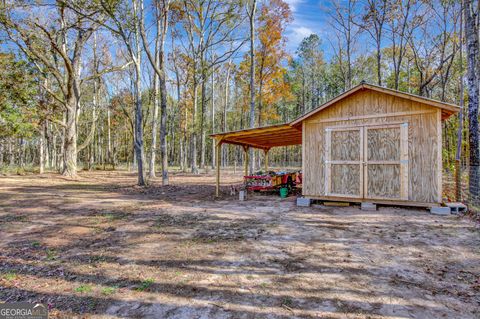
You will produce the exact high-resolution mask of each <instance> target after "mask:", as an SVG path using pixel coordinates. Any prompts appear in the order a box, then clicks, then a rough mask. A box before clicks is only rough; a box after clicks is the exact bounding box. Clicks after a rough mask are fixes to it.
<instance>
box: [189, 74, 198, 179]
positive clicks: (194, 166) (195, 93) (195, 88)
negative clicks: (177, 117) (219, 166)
mask: <svg viewBox="0 0 480 319" xmlns="http://www.w3.org/2000/svg"><path fill="white" fill-rule="evenodd" d="M195 77H196V75H194V79H193V112H192V118H193V132H192V140H191V143H192V146H191V147H192V149H191V154H192V155H191V157H192V158H191V162H192V173H193V174H198V167H197V127H198V125H197V108H198V84H197V81H196V80H195Z"/></svg>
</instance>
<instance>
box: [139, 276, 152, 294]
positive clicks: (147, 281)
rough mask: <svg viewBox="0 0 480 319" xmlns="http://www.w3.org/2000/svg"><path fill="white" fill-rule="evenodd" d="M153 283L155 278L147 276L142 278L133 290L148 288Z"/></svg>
mask: <svg viewBox="0 0 480 319" xmlns="http://www.w3.org/2000/svg"><path fill="white" fill-rule="evenodd" d="M154 283H155V280H153V279H152V278H147V279H145V280H143V281H142V282H141V283H140V286H138V287H137V288H136V289H135V290H137V291H145V290H148V289H149V288H150V287H151V286H152V285H153V284H154Z"/></svg>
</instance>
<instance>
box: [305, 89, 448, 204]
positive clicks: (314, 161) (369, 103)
mask: <svg viewBox="0 0 480 319" xmlns="http://www.w3.org/2000/svg"><path fill="white" fill-rule="evenodd" d="M438 114H439V111H438V110H437V109H436V108H433V107H431V106H428V105H425V104H422V103H418V102H412V101H410V100H406V99H403V98H399V97H396V96H392V95H388V94H384V93H380V92H375V91H371V90H363V91H359V92H356V93H355V94H353V95H351V96H348V97H347V98H345V99H343V100H341V101H338V102H337V103H335V104H334V105H332V106H330V107H329V108H327V109H325V110H324V111H322V112H320V113H318V114H316V115H314V116H312V117H311V118H309V119H307V120H305V121H304V124H303V138H304V141H303V142H304V143H303V147H304V149H303V154H304V156H303V161H304V162H303V168H304V181H303V194H304V195H305V196H312V197H318V196H325V168H324V161H325V158H324V156H325V154H324V147H325V145H326V140H325V129H326V128H328V127H338V126H358V125H372V124H388V123H408V171H409V174H408V176H409V182H408V199H409V201H414V202H419V203H436V202H439V201H440V200H441V194H440V192H441V185H439V183H441V180H440V179H439V174H441V154H440V153H439V152H441V134H440V136H439V135H438V132H439V131H440V132H441V121H440V119H439V116H438ZM346 118H349V119H346Z"/></svg>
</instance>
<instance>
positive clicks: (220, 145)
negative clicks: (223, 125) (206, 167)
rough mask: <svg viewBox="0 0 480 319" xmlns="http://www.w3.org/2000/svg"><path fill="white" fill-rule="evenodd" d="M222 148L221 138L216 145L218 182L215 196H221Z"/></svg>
mask: <svg viewBox="0 0 480 319" xmlns="http://www.w3.org/2000/svg"><path fill="white" fill-rule="evenodd" d="M221 150H222V141H221V140H219V141H217V145H216V146H215V153H216V162H217V163H216V165H217V167H216V169H217V176H216V177H217V184H216V188H215V196H216V197H219V196H220V153H221Z"/></svg>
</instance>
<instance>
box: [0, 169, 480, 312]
mask: <svg viewBox="0 0 480 319" xmlns="http://www.w3.org/2000/svg"><path fill="white" fill-rule="evenodd" d="M225 175H226V177H225V178H226V180H227V181H232V182H238V181H239V179H238V176H234V175H231V174H230V175H229V174H225ZM171 181H172V185H171V186H168V187H164V188H162V187H159V186H155V185H153V186H152V187H150V188H148V189H146V190H145V189H141V188H137V187H134V186H131V185H133V184H134V183H135V177H134V176H133V175H132V174H127V173H125V172H124V173H113V172H107V173H103V172H94V173H83V174H82V175H81V178H80V179H79V180H78V181H69V180H64V179H62V178H61V177H60V176H58V175H47V176H44V177H35V176H23V177H0V301H3V302H4V301H32V302H33V301H40V302H43V303H47V304H49V306H50V307H51V317H53V318H296V317H298V318H480V312H479V309H480V231H479V230H478V229H476V228H475V227H474V225H473V223H472V222H470V221H469V220H467V219H460V218H457V217H439V216H434V215H430V214H428V213H427V212H426V211H424V210H413V209H401V208H380V210H379V211H377V212H364V211H361V210H359V209H358V207H346V208H333V207H329V208H326V207H316V208H297V207H296V206H295V205H294V199H293V198H287V199H285V200H281V199H280V198H278V197H277V196H252V197H250V198H249V200H248V201H246V202H239V201H238V200H236V199H234V198H231V197H229V196H227V195H224V197H223V198H222V199H221V200H213V197H212V194H213V190H214V188H213V182H214V178H213V177H212V176H207V177H206V176H190V175H180V174H177V175H175V176H173V177H172V178H171ZM226 188H227V187H225V190H226Z"/></svg>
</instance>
